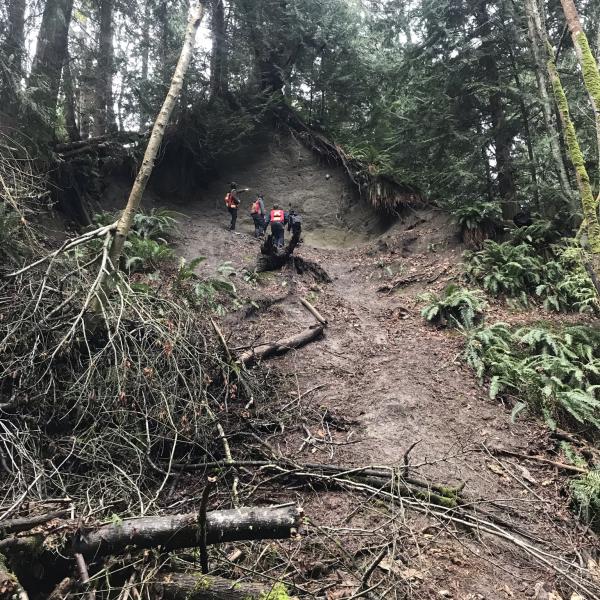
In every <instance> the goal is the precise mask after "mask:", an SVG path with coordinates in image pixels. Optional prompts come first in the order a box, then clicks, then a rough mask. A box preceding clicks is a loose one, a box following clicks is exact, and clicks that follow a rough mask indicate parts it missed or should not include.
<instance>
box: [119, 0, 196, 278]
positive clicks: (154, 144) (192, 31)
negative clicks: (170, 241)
mask: <svg viewBox="0 0 600 600" xmlns="http://www.w3.org/2000/svg"><path fill="white" fill-rule="evenodd" d="M203 14H204V6H203V5H202V4H201V3H197V4H195V5H194V6H193V7H192V8H191V9H190V14H189V17H188V25H187V30H186V34H185V39H184V42H183V48H182V49H181V55H180V57H179V61H178V63H177V67H176V68H175V73H174V74H173V79H172V81H171V86H170V88H169V92H168V94H167V97H166V98H165V101H164V103H163V105H162V108H161V109H160V112H159V114H158V117H157V118H156V122H155V123H154V127H153V128H152V133H151V135H150V141H149V142H148V146H147V147H146V152H145V154H144V159H143V161H142V166H141V168H140V170H139V172H138V174H137V177H136V178H135V182H134V184H133V187H132V188H131V192H130V194H129V199H128V200H127V205H126V206H125V210H124V211H123V214H122V215H121V218H120V219H119V222H118V225H117V230H116V233H115V238H114V240H113V242H112V245H111V248H110V254H109V258H110V261H111V264H112V268H116V267H117V266H118V263H119V258H120V256H121V252H122V251H123V244H124V243H125V239H126V238H127V234H128V233H129V230H130V228H131V224H132V223H133V217H134V215H135V213H136V212H137V210H138V208H139V206H140V202H141V201H142V196H143V194H144V190H145V189H146V185H147V183H148V179H150V174H151V173H152V169H153V168H154V161H155V159H156V155H157V154H158V150H159V148H160V144H161V142H162V139H163V136H164V134H165V128H166V127H167V124H168V122H169V118H170V116H171V113H172V112H173V108H174V107H175V103H176V102H177V97H178V96H179V93H180V92H181V87H182V86H183V78H184V76H185V73H186V71H187V69H188V66H189V64H190V60H191V58H192V52H193V48H194V38H195V36H196V31H197V29H198V26H199V25H200V21H201V20H202V16H203Z"/></svg>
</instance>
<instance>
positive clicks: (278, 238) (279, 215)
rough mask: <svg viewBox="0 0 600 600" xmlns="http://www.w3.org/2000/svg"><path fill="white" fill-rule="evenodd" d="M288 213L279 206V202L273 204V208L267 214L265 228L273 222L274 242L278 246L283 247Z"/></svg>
mask: <svg viewBox="0 0 600 600" xmlns="http://www.w3.org/2000/svg"><path fill="white" fill-rule="evenodd" d="M287 220H288V216H287V213H286V212H285V211H284V210H283V209H281V208H279V204H273V209H272V210H271V212H270V213H269V214H268V215H267V221H266V223H265V229H266V228H267V226H268V225H269V223H271V233H272V235H273V244H274V246H275V247H276V248H283V243H284V239H283V238H284V235H285V224H286V223H287Z"/></svg>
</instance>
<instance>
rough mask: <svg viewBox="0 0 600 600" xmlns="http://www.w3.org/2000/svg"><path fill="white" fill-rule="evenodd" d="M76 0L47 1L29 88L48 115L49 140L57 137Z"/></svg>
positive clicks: (44, 126) (46, 135)
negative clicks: (65, 65) (55, 134)
mask: <svg viewBox="0 0 600 600" xmlns="http://www.w3.org/2000/svg"><path fill="white" fill-rule="evenodd" d="M72 10H73V0H47V2H46V6H45V7H44V15H43V17H42V24H41V27H40V31H39V34H38V38H37V48H36V52H35V57H34V59H33V64H32V67H31V74H30V76H29V82H28V88H29V90H30V91H31V97H32V99H33V101H34V103H35V104H36V105H37V106H38V108H41V109H42V110H43V111H45V112H46V113H47V115H46V118H45V119H43V123H41V127H42V129H43V131H41V132H40V133H41V137H42V138H45V140H46V141H48V140H49V139H51V138H52V137H53V136H54V125H55V122H56V102H57V99H58V90H59V87H60V76H61V71H62V67H63V64H64V62H65V58H66V56H67V42H68V35H69V24H70V22H71V11H72Z"/></svg>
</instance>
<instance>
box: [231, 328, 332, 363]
mask: <svg viewBox="0 0 600 600" xmlns="http://www.w3.org/2000/svg"><path fill="white" fill-rule="evenodd" d="M323 330H324V326H323V325H315V326H313V327H310V328H309V329H305V330H304V331H302V332H300V333H298V334H297V335H292V336H290V337H287V338H282V339H280V340H278V341H277V342H269V343H268V344H262V345H260V346H257V347H256V348H252V349H251V350H248V351H247V352H244V353H243V354H240V356H239V358H238V360H237V362H238V363H240V364H243V365H246V366H247V365H251V364H253V363H255V362H256V361H259V360H262V359H263V358H268V357H269V356H274V355H277V354H284V353H286V352H287V351H288V350H292V349H293V348H300V347H301V346H305V345H306V344H308V343H309V342H312V341H314V340H317V339H319V338H320V337H321V336H322V335H323Z"/></svg>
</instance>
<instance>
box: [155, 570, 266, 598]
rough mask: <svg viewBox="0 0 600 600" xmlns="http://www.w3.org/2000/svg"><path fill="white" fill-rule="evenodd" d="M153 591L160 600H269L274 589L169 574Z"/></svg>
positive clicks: (189, 574)
mask: <svg viewBox="0 0 600 600" xmlns="http://www.w3.org/2000/svg"><path fill="white" fill-rule="evenodd" d="M153 591H154V593H155V594H156V595H155V596H153V598H156V599H157V600H259V599H260V598H263V599H264V598H267V597H268V594H269V592H270V591H271V588H270V587H269V586H265V585H260V584H256V583H242V582H235V581H231V580H229V579H223V577H215V576H212V575H201V574H199V573H198V574H191V573H165V574H163V575H161V576H160V581H159V582H158V583H155V584H154V586H153Z"/></svg>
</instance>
